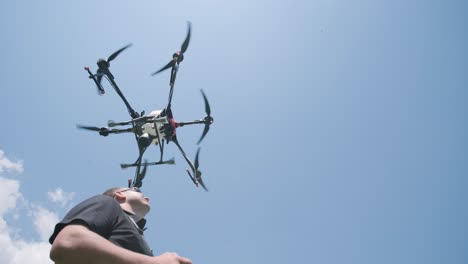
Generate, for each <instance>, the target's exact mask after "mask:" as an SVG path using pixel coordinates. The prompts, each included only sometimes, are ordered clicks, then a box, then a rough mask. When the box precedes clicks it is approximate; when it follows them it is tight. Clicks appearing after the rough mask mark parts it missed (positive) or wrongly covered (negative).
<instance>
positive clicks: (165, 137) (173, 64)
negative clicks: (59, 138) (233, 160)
mask: <svg viewBox="0 0 468 264" xmlns="http://www.w3.org/2000/svg"><path fill="white" fill-rule="evenodd" d="M187 24H188V32H187V36H186V38H185V41H184V42H183V43H182V47H181V49H180V51H177V52H175V53H174V54H173V55H172V60H171V61H170V62H169V63H168V64H166V65H165V66H164V67H162V68H161V69H160V70H158V71H156V72H154V73H153V74H152V75H156V74H158V73H160V72H162V71H164V70H167V69H171V77H170V81H169V86H170V90H169V99H168V103H167V105H166V107H165V108H164V109H163V110H156V111H152V112H151V113H150V114H148V115H145V111H142V112H141V113H138V112H136V111H135V110H134V109H133V108H132V107H131V106H130V104H129V103H128V101H127V99H126V98H125V96H124V95H123V94H122V92H121V91H120V89H119V87H118V86H117V84H116V83H115V81H114V76H113V75H112V73H111V72H110V70H109V67H110V62H111V61H112V60H114V59H115V58H116V57H117V56H118V55H119V54H120V53H121V52H122V51H124V50H125V49H127V48H128V47H130V46H131V44H129V45H127V46H125V47H123V48H121V49H119V50H118V51H116V52H114V53H113V54H112V55H110V56H109V58H108V59H107V60H105V59H99V60H98V62H97V65H98V70H97V72H96V74H93V73H92V72H91V71H90V69H89V67H85V70H86V71H87V72H88V73H89V78H90V79H93V80H94V82H95V84H96V86H97V89H98V93H99V94H100V95H103V94H104V93H105V91H104V88H103V87H102V85H101V81H102V78H103V77H105V78H106V79H107V80H108V81H109V83H110V84H111V86H112V87H113V88H114V90H115V91H116V92H117V94H118V95H119V96H120V98H121V99H122V101H123V102H124V103H125V106H126V107H127V110H128V113H129V114H130V117H131V120H129V121H124V122H114V121H109V122H108V124H107V127H94V126H83V125H77V127H78V128H82V129H86V130H91V131H96V132H99V135H101V136H108V135H109V134H119V133H134V135H135V139H136V141H137V145H138V151H139V155H138V158H137V159H136V161H135V162H134V163H130V164H121V165H120V166H121V167H122V168H123V169H124V168H128V167H136V171H135V178H134V179H133V181H132V180H129V183H128V184H129V187H130V186H134V187H141V186H142V184H143V183H142V180H143V178H144V177H145V174H146V168H147V166H148V165H161V164H174V158H172V159H169V160H164V159H163V155H164V142H167V143H169V142H171V141H172V142H174V144H175V145H176V146H177V148H178V149H179V150H180V152H181V154H182V156H183V157H184V159H185V161H186V162H187V164H188V165H189V167H190V170H189V169H186V171H187V173H188V175H189V176H190V179H191V180H192V181H193V183H194V184H195V185H196V186H197V187H198V185H201V186H202V187H203V188H204V189H205V190H206V191H208V189H207V188H206V186H205V184H204V183H203V181H202V178H201V172H200V171H199V170H198V166H199V162H198V155H199V153H200V148H198V150H197V154H196V156H195V161H194V162H193V163H192V161H191V160H190V159H189V158H188V157H187V155H186V154H185V152H184V150H183V149H182V147H181V146H180V144H179V140H178V139H177V135H176V130H177V128H178V127H182V126H185V125H193V124H204V125H205V127H204V130H203V133H202V135H201V137H200V140H199V141H198V143H197V144H199V143H200V142H201V141H202V140H203V138H204V137H205V136H206V134H207V133H208V131H209V129H210V125H211V124H212V123H213V118H212V117H211V109H210V105H209V103H208V99H207V98H206V95H205V93H204V92H203V90H201V93H202V96H203V100H204V102H205V112H206V114H207V116H206V117H204V118H203V119H199V120H194V121H189V122H176V121H175V119H174V115H173V114H172V108H171V101H172V94H173V92H174V83H175V80H176V76H177V71H178V70H179V64H180V63H181V62H182V60H183V59H184V53H185V52H186V51H187V48H188V45H189V42H190V32H191V24H190V22H187ZM118 126H130V127H127V128H114V127H118ZM151 144H154V145H158V146H159V150H160V153H161V155H160V159H159V161H156V162H146V161H145V162H142V158H143V154H144V153H145V151H146V149H147V148H148V147H149V146H150V145H151ZM142 165H143V169H141V166H142Z"/></svg>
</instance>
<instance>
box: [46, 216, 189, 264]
mask: <svg viewBox="0 0 468 264" xmlns="http://www.w3.org/2000/svg"><path fill="white" fill-rule="evenodd" d="M50 258H51V259H52V260H53V261H54V262H55V263H57V264H80V263H89V264H179V263H180V264H191V263H192V262H191V261H190V260H189V259H187V258H183V257H180V256H178V255H177V254H175V253H165V254H162V255H160V256H155V257H151V256H146V255H143V254H139V253H136V252H133V251H130V250H127V249H124V248H121V247H119V246H117V245H114V244H113V243H112V242H110V241H108V240H106V239H105V238H103V237H101V236H100V235H98V234H96V233H94V232H93V231H91V230H89V229H88V227H86V226H84V225H80V224H70V225H67V226H65V227H64V228H63V229H62V230H61V231H60V233H59V234H58V235H57V237H56V238H55V240H54V243H53V244H52V249H51V250H50Z"/></svg>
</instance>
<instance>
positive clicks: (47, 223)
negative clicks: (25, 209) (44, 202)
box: [33, 207, 59, 241]
mask: <svg viewBox="0 0 468 264" xmlns="http://www.w3.org/2000/svg"><path fill="white" fill-rule="evenodd" d="M33 216H34V226H35V227H36V231H37V233H38V234H39V235H40V237H41V240H43V241H47V240H48V239H49V237H50V234H52V231H53V230H54V226H55V224H56V223H58V222H59V218H58V216H57V214H56V213H53V212H51V211H49V210H47V209H45V208H43V207H36V208H35V210H34V211H33Z"/></svg>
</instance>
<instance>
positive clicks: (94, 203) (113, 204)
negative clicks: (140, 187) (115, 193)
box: [71, 194, 120, 211]
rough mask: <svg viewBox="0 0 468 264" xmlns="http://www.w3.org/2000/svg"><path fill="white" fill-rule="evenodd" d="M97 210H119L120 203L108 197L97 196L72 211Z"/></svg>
mask: <svg viewBox="0 0 468 264" xmlns="http://www.w3.org/2000/svg"><path fill="white" fill-rule="evenodd" d="M90 207H91V208H95V209H96V210H104V209H105V210H117V209H120V205H119V203H118V202H117V201H116V200H115V199H114V198H112V197H110V196H107V195H102V194H101V195H95V196H92V197H90V198H88V199H86V200H84V201H82V202H81V203H79V204H77V205H76V206H75V207H74V208H72V210H71V211H75V210H82V209H83V208H90Z"/></svg>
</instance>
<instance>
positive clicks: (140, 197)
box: [120, 187, 151, 214]
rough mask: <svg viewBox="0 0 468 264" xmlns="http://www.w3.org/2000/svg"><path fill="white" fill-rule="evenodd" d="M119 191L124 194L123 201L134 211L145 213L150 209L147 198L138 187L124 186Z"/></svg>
mask: <svg viewBox="0 0 468 264" xmlns="http://www.w3.org/2000/svg"><path fill="white" fill-rule="evenodd" d="M120 193H121V194H124V195H125V196H126V200H125V202H126V203H128V204H129V205H130V206H131V207H132V208H133V209H134V210H135V211H136V212H139V213H142V214H146V213H148V211H149V210H150V207H151V206H150V203H149V198H148V197H146V196H144V194H143V193H142V192H141V190H140V189H139V188H138V187H132V188H125V189H123V190H121V191H120Z"/></svg>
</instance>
